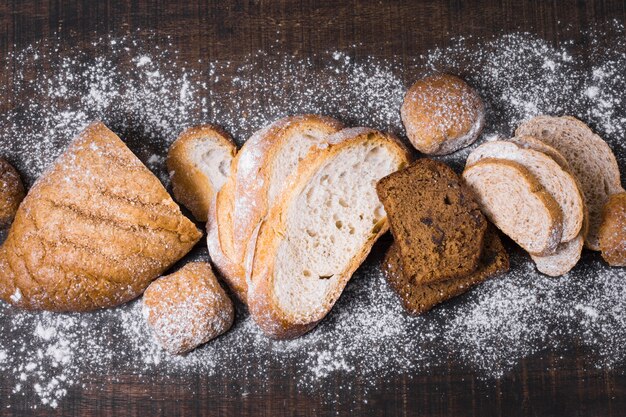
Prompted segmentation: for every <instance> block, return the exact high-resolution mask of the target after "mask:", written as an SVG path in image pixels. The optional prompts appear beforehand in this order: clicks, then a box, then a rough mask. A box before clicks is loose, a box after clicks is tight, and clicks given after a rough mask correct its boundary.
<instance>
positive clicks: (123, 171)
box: [0, 122, 202, 311]
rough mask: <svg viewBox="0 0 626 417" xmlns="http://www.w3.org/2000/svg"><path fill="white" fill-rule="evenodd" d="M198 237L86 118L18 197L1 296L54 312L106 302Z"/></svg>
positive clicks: (136, 164)
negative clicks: (20, 199)
mask: <svg viewBox="0 0 626 417" xmlns="http://www.w3.org/2000/svg"><path fill="white" fill-rule="evenodd" d="M201 236H202V234H201V233H200V231H199V230H198V229H197V228H196V227H195V225H194V224H193V223H192V222H191V221H189V220H188V219H187V218H185V217H184V216H183V215H182V214H181V212H180V209H179V207H178V206H177V205H176V203H174V201H173V200H172V199H171V197H170V196H169V194H168V193H167V191H166V190H165V188H164V187H163V185H162V184H161V183H160V182H159V180H158V179H157V178H156V177H155V176H154V175H153V174H152V173H151V172H150V170H148V168H146V167H145V166H144V165H143V164H142V163H141V161H140V160H139V159H138V158H137V157H136V156H135V155H134V154H133V153H132V152H131V151H130V150H129V149H128V148H127V147H126V145H125V144H124V143H123V142H122V141H121V140H120V139H119V138H118V137H117V136H116V135H115V134H114V133H113V132H111V131H110V130H109V129H107V127H106V126H105V125H104V124H102V123H99V122H97V123H93V124H91V125H90V126H89V127H87V128H86V129H85V130H84V131H83V132H82V133H81V134H80V135H79V136H78V137H77V138H76V139H75V140H74V141H73V143H72V144H71V145H70V146H69V148H68V149H67V150H66V151H65V152H64V153H63V155H61V156H60V157H59V158H58V159H57V160H56V161H55V163H54V164H53V165H52V166H51V167H50V168H48V169H47V170H46V172H45V173H44V174H43V175H42V177H41V178H39V180H38V181H37V182H36V183H35V185H34V186H33V187H32V189H31V190H30V192H29V193H28V195H27V196H26V198H25V199H24V201H23V202H22V204H21V205H20V207H19V209H18V211H17V214H16V216H15V220H14V222H13V224H12V226H11V229H10V231H9V235H8V237H7V240H6V242H5V243H4V245H3V246H2V247H1V248H0V298H1V299H3V300H5V301H7V302H9V303H12V304H16V305H18V306H20V307H24V308H29V309H44V310H52V311H87V310H94V309H97V308H102V307H113V306H116V305H119V304H122V303H125V302H127V301H129V300H131V299H133V298H135V297H137V296H138V295H140V294H141V293H142V292H143V291H144V289H145V288H146V287H147V286H148V284H149V283H150V282H151V281H152V280H153V279H155V278H156V277H158V276H159V275H161V274H162V273H163V272H164V271H165V270H167V269H168V268H169V267H170V266H171V265H173V264H174V263H175V262H176V261H177V260H179V259H180V258H182V257H183V256H184V255H185V254H186V253H187V252H188V251H189V250H190V249H191V248H192V247H193V246H194V245H195V244H196V242H198V240H199V239H200V237H201Z"/></svg>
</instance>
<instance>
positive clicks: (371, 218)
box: [248, 128, 408, 338]
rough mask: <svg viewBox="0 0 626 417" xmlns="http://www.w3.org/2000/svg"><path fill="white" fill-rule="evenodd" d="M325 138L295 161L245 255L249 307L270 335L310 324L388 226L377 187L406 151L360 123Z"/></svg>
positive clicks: (288, 335) (283, 335)
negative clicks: (326, 141)
mask: <svg viewBox="0 0 626 417" xmlns="http://www.w3.org/2000/svg"><path fill="white" fill-rule="evenodd" d="M330 142H331V144H330V145H329V146H328V147H327V148H326V149H324V150H322V151H320V152H316V153H313V154H311V155H310V156H309V157H307V158H306V159H304V160H303V162H302V163H301V164H300V167H299V169H298V171H297V172H296V173H295V175H294V176H292V177H291V178H292V181H291V182H290V185H289V186H288V187H287V188H286V189H285V190H284V193H283V195H282V196H281V198H280V200H279V201H278V202H277V203H276V204H275V205H274V206H273V207H272V208H271V209H270V210H269V213H268V216H267V217H266V219H265V220H264V221H263V222H262V223H261V224H260V228H259V229H258V238H257V241H256V245H253V246H254V250H251V251H250V252H249V253H248V264H249V265H250V267H251V270H250V273H249V277H250V283H249V284H250V286H249V289H248V306H249V308H250V312H251V315H252V317H253V318H254V320H255V321H256V323H257V324H258V325H259V326H260V327H261V329H262V330H263V331H264V332H265V333H266V334H268V335H269V336H271V337H275V338H292V337H296V336H299V335H301V334H303V333H305V332H307V331H309V330H310V329H312V328H313V327H314V326H315V325H316V324H317V323H318V322H319V321H320V320H321V319H322V318H323V317H324V316H325V315H326V314H327V313H328V312H329V311H330V309H331V308H332V306H333V305H334V304H335V302H336V301H337V299H338V298H339V296H340V295H341V293H342V291H343V289H344V287H345V285H346V284H347V282H348V281H349V279H350V277H351V276H352V274H353V273H354V271H355V270H356V269H357V268H358V267H359V265H360V264H361V262H362V261H363V260H364V259H365V257H366V256H367V254H368V253H369V251H370V249H371V247H372V245H373V244H374V242H375V241H376V239H378V237H379V236H380V235H381V234H383V233H384V232H385V231H386V230H387V229H388V227H389V226H388V221H387V216H386V213H385V210H384V208H383V206H382V204H381V203H380V201H379V200H378V197H377V195H376V190H375V185H376V182H377V181H378V180H379V179H380V178H382V177H385V176H387V175H388V174H390V173H392V172H394V171H396V170H398V169H400V168H401V167H403V166H404V165H406V164H407V162H408V156H407V152H406V150H405V149H404V148H403V147H402V146H401V145H400V144H399V142H398V141H397V140H396V139H395V138H393V137H392V136H389V135H386V134H383V133H381V132H378V131H375V130H371V129H365V128H354V129H346V130H344V131H342V132H339V133H337V134H336V135H335V136H333V137H331V139H330Z"/></svg>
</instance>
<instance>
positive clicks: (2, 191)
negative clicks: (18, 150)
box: [0, 158, 25, 227]
mask: <svg viewBox="0 0 626 417" xmlns="http://www.w3.org/2000/svg"><path fill="white" fill-rule="evenodd" d="M24 194H25V192H24V185H23V184H22V180H21V178H20V174H18V172H17V171H16V170H15V168H13V165H11V164H10V163H9V162H8V161H7V160H5V159H4V158H0V227H3V226H6V225H8V224H10V223H11V221H12V220H13V218H14V217H15V213H16V212H17V208H18V207H19V205H20V203H21V202H22V200H23V199H24Z"/></svg>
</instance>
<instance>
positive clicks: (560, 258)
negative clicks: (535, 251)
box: [530, 231, 585, 277]
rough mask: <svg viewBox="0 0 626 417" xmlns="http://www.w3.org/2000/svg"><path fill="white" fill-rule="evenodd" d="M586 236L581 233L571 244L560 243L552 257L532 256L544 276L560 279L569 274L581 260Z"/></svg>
mask: <svg viewBox="0 0 626 417" xmlns="http://www.w3.org/2000/svg"><path fill="white" fill-rule="evenodd" d="M583 236H584V234H583V233H582V231H581V233H580V234H579V235H578V236H576V237H575V238H574V239H572V240H570V241H569V242H563V243H560V244H559V246H557V247H556V250H555V251H554V253H552V254H550V255H542V256H540V255H532V254H531V255H530V257H531V258H532V260H533V261H534V262H535V266H537V270H538V271H539V272H541V273H542V274H546V275H549V276H551V277H559V276H561V275H565V274H567V273H568V272H569V271H570V270H571V269H572V268H574V267H575V266H576V264H577V263H578V261H579V260H580V255H581V254H582V251H583V246H584V243H585V238H584V237H583Z"/></svg>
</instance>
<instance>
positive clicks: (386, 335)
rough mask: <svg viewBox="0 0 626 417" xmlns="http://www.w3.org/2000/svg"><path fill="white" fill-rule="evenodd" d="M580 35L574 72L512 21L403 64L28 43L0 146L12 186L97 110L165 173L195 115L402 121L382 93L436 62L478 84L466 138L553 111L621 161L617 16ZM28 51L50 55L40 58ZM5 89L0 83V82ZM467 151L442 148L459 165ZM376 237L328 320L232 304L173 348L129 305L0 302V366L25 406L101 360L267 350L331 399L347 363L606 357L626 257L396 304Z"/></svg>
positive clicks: (392, 126)
mask: <svg viewBox="0 0 626 417" xmlns="http://www.w3.org/2000/svg"><path fill="white" fill-rule="evenodd" d="M589 36H590V37H591V39H592V40H593V41H591V42H590V43H589V45H588V48H589V50H588V53H589V54H590V55H589V56H590V57H591V58H592V60H591V61H590V62H591V63H592V64H591V66H592V70H591V71H584V70H581V63H582V60H583V58H581V56H582V55H581V53H582V52H581V51H580V50H577V46H576V45H574V44H573V43H572V42H565V43H563V44H562V45H561V46H559V47H558V48H554V47H552V46H551V45H550V44H548V43H547V42H544V41H542V40H539V39H537V38H536V37H533V36H531V35H528V34H513V35H506V36H502V37H499V38H495V39H486V40H480V39H469V40H468V39H461V40H458V41H456V42H454V43H453V45H452V46H451V47H450V48H447V49H439V50H435V51H431V52H430V53H428V54H427V55H426V56H424V57H419V58H416V59H415V60H414V61H413V62H411V63H409V64H408V66H407V67H406V68H403V67H401V65H400V64H399V63H400V62H401V60H400V59H399V58H398V60H397V61H396V60H390V61H380V60H376V59H373V58H371V59H363V60H358V61H357V60H355V59H354V58H352V57H351V51H342V52H339V51H330V52H328V53H324V54H321V55H319V56H316V57H315V59H299V58H294V57H289V56H282V55H269V54H264V53H259V54H255V55H253V56H250V57H248V58H247V59H246V60H245V62H243V63H237V64H234V63H230V62H221V61H220V62H206V63H204V67H205V68H206V70H205V71H203V72H196V71H191V70H188V69H185V68H184V66H183V65H182V64H177V63H176V62H177V58H176V53H174V52H169V48H168V46H167V45H164V46H163V47H162V48H160V49H156V48H154V46H150V45H147V44H139V43H138V42H136V41H134V40H133V39H132V38H121V39H115V40H111V41H110V42H109V46H110V47H109V50H108V53H107V54H105V55H104V56H101V57H98V58H97V59H95V61H94V60H93V59H89V57H88V56H87V55H84V53H81V52H80V51H69V52H68V53H66V54H64V53H62V52H61V54H60V57H58V58H57V57H56V55H57V53H55V54H53V55H47V52H46V51H47V50H50V49H48V48H45V47H44V45H42V44H37V45H33V46H31V47H29V48H27V49H25V50H24V51H22V52H20V53H18V54H17V55H16V60H15V62H16V66H17V67H16V70H17V74H16V87H15V88H16V97H21V98H23V99H21V100H20V101H19V102H17V103H16V106H15V109H16V110H15V111H12V112H9V113H6V114H4V115H2V116H0V126H2V130H1V132H0V145H1V146H2V149H3V154H4V155H3V156H7V157H8V159H9V160H11V161H12V162H14V163H15V164H16V165H17V167H18V169H19V170H20V172H21V173H22V174H23V175H24V177H25V180H26V183H27V184H28V185H30V184H32V182H33V181H34V179H35V178H36V177H37V176H39V175H40V174H41V172H42V171H43V169H44V168H45V167H46V166H47V165H48V164H50V162H52V161H53V159H54V158H55V157H56V156H58V155H59V154H60V153H61V152H62V150H63V149H64V148H65V146H66V144H67V143H68V141H69V140H70V139H71V138H72V136H73V135H74V134H75V133H76V132H78V131H79V130H80V129H81V128H82V127H83V126H84V125H86V124H87V123H89V122H90V121H91V120H93V119H96V118H100V119H102V120H104V121H105V122H106V123H107V124H109V125H110V126H111V127H112V128H113V130H115V131H116V132H117V133H119V134H121V135H122V137H123V138H125V139H127V140H128V142H129V145H130V147H131V149H133V151H135V152H136V153H137V154H138V156H139V157H140V158H141V159H142V160H143V161H144V162H146V163H147V165H148V166H149V167H150V168H151V169H152V170H153V171H154V172H155V173H156V174H157V175H158V176H159V177H160V178H161V179H162V180H163V181H164V182H167V181H168V178H167V175H165V169H164V166H163V157H164V155H165V153H166V150H167V147H168V145H169V144H170V143H171V142H172V141H173V140H174V139H175V137H176V135H177V134H178V133H179V132H180V131H181V130H182V129H183V128H184V127H185V126H188V125H191V124H195V123H199V122H213V123H217V124H221V125H223V126H224V127H225V128H226V129H227V130H229V131H230V132H231V133H232V134H233V135H234V136H235V137H236V138H237V140H238V142H239V143H241V142H242V141H243V140H244V139H245V138H246V137H248V136H249V135H250V134H251V133H252V132H253V131H255V130H256V129H258V128H260V127H262V126H263V125H265V124H267V123H268V122H271V121H273V120H275V119H276V118H278V117H281V116H284V115H287V114H295V113H303V112H314V113H322V114H328V115H330V116H334V117H337V118H339V119H340V120H342V121H344V122H345V123H346V124H348V125H366V126H372V127H376V128H380V129H385V130H390V131H392V132H394V133H397V134H401V135H402V134H403V129H402V125H401V123H400V117H399V108H400V104H401V102H402V98H403V94H404V91H405V89H406V87H407V86H408V83H410V82H412V81H414V80H415V79H416V78H417V77H418V76H420V75H422V74H423V73H424V71H425V70H442V71H450V72H453V73H457V74H459V75H461V76H462V77H464V78H466V79H467V80H468V81H469V82H470V84H472V85H473V86H474V87H476V88H477V90H478V91H479V92H480V94H481V95H482V96H483V97H484V99H485V102H486V104H487V110H488V117H487V123H486V128H485V133H484V134H483V136H482V138H481V139H480V140H479V141H478V142H479V143H480V142H482V141H483V140H485V138H488V137H499V136H500V135H502V136H505V137H506V136H507V135H509V134H510V133H511V132H512V131H513V130H514V128H515V127H516V126H517V124H518V123H519V122H520V121H522V120H524V119H526V118H528V117H531V116H533V115H536V114H541V113H548V114H557V115H558V114H571V115H574V116H577V117H580V118H582V119H583V120H585V121H586V122H588V123H590V124H591V126H592V127H593V128H594V129H595V130H596V131H598V133H600V134H601V135H602V136H604V137H605V139H607V141H608V142H609V143H610V144H611V146H612V147H613V149H614V150H615V151H616V154H617V156H618V160H619V163H620V165H621V167H622V168H624V167H625V165H626V151H625V149H624V148H625V147H626V140H625V137H624V136H625V129H626V96H625V95H624V91H626V76H625V75H624V68H626V47H625V45H624V39H625V37H624V29H623V28H622V27H619V26H616V25H613V26H611V27H609V28H607V29H606V32H602V33H600V32H592V33H590V34H589ZM604 39H610V40H611V41H610V42H606V41H604ZM103 42H104V41H103ZM585 59H587V58H585ZM7 62H11V60H7ZM42 62H49V63H51V67H50V68H49V69H47V70H46V71H44V70H43V67H42V66H41V63H42ZM27 74H28V78H29V79H30V78H32V79H34V82H32V83H29V82H27V81H26V76H27ZM33 74H34V76H33ZM7 91H8V90H7V89H6V88H3V87H0V94H7ZM16 138H17V140H16ZM468 152H469V150H467V149H466V150H463V151H461V152H459V153H457V154H456V155H454V156H452V157H448V158H444V159H445V160H447V161H448V162H450V163H451V164H452V165H453V166H455V167H456V168H459V167H461V166H462V165H463V161H464V159H465V157H466V156H467V153H468ZM385 247H386V246H385V245H384V244H380V245H378V246H377V248H378V249H377V250H376V249H375V251H376V253H375V254H374V255H373V256H371V257H370V259H369V260H368V261H367V262H366V264H365V265H364V266H363V267H362V268H361V269H360V270H359V271H358V272H357V274H356V275H355V277H354V278H353V280H352V281H351V283H350V284H349V285H348V288H347V289H346V292H345V293H344V295H343V296H342V297H341V299H340V300H339V302H338V303H337V305H336V307H335V308H334V310H333V311H332V312H331V314H330V315H329V316H328V318H327V319H325V320H324V321H323V322H322V323H321V324H320V325H319V326H318V327H317V328H316V329H315V330H314V331H313V332H311V333H309V334H307V335H305V336H304V337H302V338H299V339H297V340H293V341H286V342H276V341H271V340H269V339H267V338H265V337H264V336H263V335H262V333H261V332H260V331H259V330H258V329H257V328H256V326H255V325H254V323H252V321H251V319H250V318H249V317H248V316H247V313H244V312H243V311H239V313H238V317H237V319H236V323H235V326H234V327H233V329H232V330H231V331H229V332H228V333H226V334H225V335H224V336H222V337H219V338H218V339H216V340H214V341H212V342H210V343H208V344H207V345H205V346H204V347H202V348H200V349H198V350H196V351H194V352H192V353H191V354H189V355H187V356H185V357H175V356H170V355H168V354H166V353H164V352H163V351H161V350H160V349H159V348H157V347H156V345H155V344H154V343H153V342H152V341H151V337H150V335H149V334H148V332H147V330H146V327H145V325H144V321H143V318H142V315H141V308H140V307H141V306H140V304H139V303H137V302H136V303H131V304H130V305H127V306H123V307H121V308H118V309H113V310H108V311H101V312H96V313H90V314H71V315H58V314H51V313H28V312H22V311H18V310H15V309H13V308H11V307H9V306H7V305H5V304H2V305H0V311H1V314H2V316H3V317H2V319H0V372H2V374H3V377H4V383H5V384H13V393H12V394H11V395H12V396H20V395H31V394H32V393H33V392H34V393H36V395H37V396H38V398H39V399H40V402H39V403H36V404H32V407H38V406H41V405H45V406H51V407H56V406H58V405H59V402H60V401H62V399H63V397H64V396H66V395H67V392H68V390H69V389H79V390H80V389H84V388H81V386H84V385H83V384H85V383H86V381H87V380H88V378H89V375H101V374H106V375H109V376H111V377H112V378H115V375H118V374H128V373H132V374H139V375H143V376H144V377H145V378H150V377H151V376H150V375H155V374H160V375H166V376H167V375H172V376H176V375H187V374H201V375H204V376H206V377H207V378H208V377H210V376H211V375H213V374H216V373H217V374H220V375H221V376H222V377H226V378H232V379H237V380H239V381H245V380H246V379H245V378H254V379H255V380H261V381H263V380H266V378H267V376H268V375H267V371H266V369H268V367H269V366H270V365H273V366H272V367H274V368H276V365H277V364H280V363H287V364H289V365H290V366H289V367H288V368H289V369H290V372H291V371H292V370H293V369H295V370H296V371H295V372H296V373H297V374H296V375H294V377H295V378H296V380H297V381H298V389H300V390H322V391H323V388H324V380H325V379H326V378H329V377H335V376H339V377H341V378H342V380H343V381H345V383H344V384H342V391H341V392H337V393H334V394H329V395H334V396H336V397H333V398H341V396H343V395H345V393H346V392H348V391H350V390H351V389H353V388H352V385H351V383H350V381H352V380H354V379H355V377H357V376H358V377H359V380H360V381H364V382H365V383H366V384H369V385H371V386H375V385H376V384H380V383H383V382H384V381H385V380H386V379H389V378H392V377H393V376H394V375H398V374H408V375H413V374H420V373H428V372H429V371H430V370H437V369H439V368H438V367H440V366H441V365H442V364H445V363H447V361H448V360H453V361H456V362H457V363H458V364H459V367H466V368H468V369H469V370H472V371H475V372H478V373H479V375H482V376H483V377H484V378H486V379H491V378H498V377H500V376H502V375H503V374H504V373H506V372H507V371H508V370H510V369H511V368H512V367H514V366H515V365H516V364H517V363H518V362H519V360H520V359H521V358H523V357H527V356H529V355H532V354H534V353H541V352H544V351H556V352H560V351H562V350H567V349H571V347H572V346H575V345H577V346H583V347H585V348H586V349H587V350H588V351H589V352H590V353H589V355H590V356H589V358H588V361H589V363H592V364H593V365H594V366H597V367H600V368H611V367H613V366H615V365H623V364H624V360H625V359H626V351H624V349H623V344H624V340H626V314H624V313H625V312H626V297H624V294H626V271H625V270H624V269H620V268H609V267H607V266H606V265H605V264H604V263H603V262H602V261H601V260H600V258H599V256H597V255H594V254H586V255H585V256H584V257H583V260H582V261H581V263H580V265H579V266H578V267H577V268H576V269H575V270H574V271H572V272H571V273H570V274H568V275H566V276H565V277H562V278H560V279H553V278H548V277H545V276H541V275H539V274H537V272H536V271H535V269H534V267H533V265H532V262H530V260H529V259H528V257H527V256H526V255H523V254H521V253H519V252H518V251H514V252H513V253H512V267H511V272H510V273H509V274H507V275H506V276H504V277H502V278H498V279H494V280H491V281H488V282H486V283H485V284H483V285H481V286H480V287H479V288H477V289H475V290H474V291H472V292H471V293H470V294H468V295H466V296H462V297H459V298H458V299H457V300H453V301H451V302H448V303H445V304H444V305H442V306H440V307H438V308H436V309H434V310H433V311H432V312H430V313H429V314H426V315H424V316H422V317H418V318H413V317H409V316H407V315H406V314H404V313H403V311H402V309H401V307H400V305H399V302H398V300H397V299H396V297H395V295H394V294H393V293H392V292H391V291H390V290H389V288H388V287H387V285H386V283H385V281H384V279H383V277H382V275H381V273H380V269H379V266H378V265H379V263H380V253H381V251H382V250H383V249H384V248H385ZM195 257H200V258H205V257H206V253H200V254H196V255H195ZM15 296H16V297H19V294H16V295H15ZM239 310H242V309H241V308H240V309H239ZM286 368H287V367H286ZM243 389H244V390H245V389H246V388H245V387H244V388H243Z"/></svg>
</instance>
